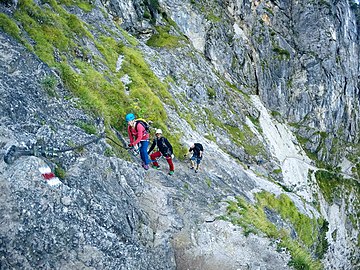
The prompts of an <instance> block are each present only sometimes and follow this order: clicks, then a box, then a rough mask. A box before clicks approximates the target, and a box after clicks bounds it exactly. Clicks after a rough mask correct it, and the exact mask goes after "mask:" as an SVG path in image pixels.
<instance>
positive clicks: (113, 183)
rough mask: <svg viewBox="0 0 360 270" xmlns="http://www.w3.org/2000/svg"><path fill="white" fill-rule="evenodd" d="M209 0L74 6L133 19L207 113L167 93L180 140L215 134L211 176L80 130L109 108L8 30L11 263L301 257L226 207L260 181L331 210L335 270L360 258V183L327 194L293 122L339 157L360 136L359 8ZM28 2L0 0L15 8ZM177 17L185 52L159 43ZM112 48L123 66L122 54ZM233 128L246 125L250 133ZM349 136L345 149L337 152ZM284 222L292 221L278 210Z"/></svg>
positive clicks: (0, 200)
mask: <svg viewBox="0 0 360 270" xmlns="http://www.w3.org/2000/svg"><path fill="white" fill-rule="evenodd" d="M208 2H209V1H189V2H187V1H185V2H184V1H177V0H159V1H116V0H110V1H93V4H94V6H93V10H92V11H91V12H90V13H86V12H82V11H81V10H80V9H76V8H74V9H73V8H71V7H65V8H67V9H68V10H69V11H71V12H72V13H73V14H75V15H76V16H77V17H78V18H79V19H81V20H83V21H84V22H86V23H88V24H89V25H90V26H92V27H94V28H103V29H105V30H104V31H107V32H109V33H111V32H112V31H113V32H114V33H119V30H118V27H119V26H118V25H116V23H119V24H120V25H121V27H122V28H123V29H125V30H126V31H128V33H130V34H133V35H134V37H135V38H137V42H139V44H137V48H138V49H140V50H141V51H142V53H143V55H144V58H145V59H146V60H147V62H148V64H149V66H150V67H151V69H152V71H153V72H154V74H156V76H157V77H158V78H159V79H161V80H167V79H168V78H171V79H172V80H171V83H169V85H170V86H169V91H170V94H171V96H172V97H173V98H174V100H175V102H176V105H177V106H178V107H179V108H180V111H181V112H182V113H186V114H188V115H196V119H194V124H195V125H196V130H195V129H193V128H192V127H191V125H190V123H189V121H186V120H184V119H183V118H182V115H180V114H179V111H176V110H175V109H174V108H173V107H172V106H168V105H165V108H166V112H167V114H168V117H169V119H170V120H171V123H174V125H176V127H177V128H178V130H181V132H182V137H181V143H183V144H184V145H188V144H189V143H190V142H195V141H199V142H202V143H203V144H204V146H205V154H204V159H203V161H202V164H201V165H202V169H201V170H200V172H199V173H197V174H196V173H194V172H193V171H191V170H190V169H189V166H188V164H186V162H185V161H181V160H179V159H175V171H176V173H175V174H174V175H173V176H168V175H167V174H166V173H167V171H166V168H167V164H166V162H165V161H164V160H161V161H160V164H161V166H162V167H161V170H160V171H157V170H149V171H143V170H142V168H141V167H140V166H139V165H140V164H138V163H139V160H138V159H134V160H132V162H129V161H126V160H125V156H124V159H123V158H119V157H109V155H108V154H107V151H108V149H111V146H110V145H109V141H108V140H107V139H106V138H105V137H102V138H101V139H98V140H94V138H95V139H96V138H97V137H96V135H91V134H88V133H87V132H86V129H85V128H82V127H83V125H82V124H84V123H85V124H89V125H92V126H93V127H95V129H96V133H97V134H102V132H103V131H104V129H105V127H104V125H103V122H102V119H98V118H95V117H93V116H91V115H90V114H88V113H86V112H84V111H82V110H81V109H79V106H78V99H76V98H74V97H73V94H72V93H70V92H69V91H68V89H67V88H66V87H65V86H64V85H66V82H64V81H62V80H61V78H60V77H59V76H58V73H57V71H56V70H54V69H51V68H49V67H48V66H47V65H46V64H45V63H43V62H42V61H40V60H39V58H38V57H37V56H36V55H34V54H32V53H31V52H29V51H28V50H27V49H26V48H25V47H24V46H22V45H20V43H19V42H18V41H16V40H15V39H14V38H13V37H10V36H9V35H7V34H6V33H4V31H3V30H2V29H3V28H0V96H1V98H0V117H1V123H0V157H1V160H0V186H1V190H2V193H1V195H0V205H1V206H0V224H1V226H0V243H1V244H0V269H124V270H125V269H127V270H131V269H149V270H150V269H184V270H185V269H199V270H200V269H201V270H202V269H214V270H215V269H229V270H231V269H274V270H275V269H292V268H291V266H289V262H290V261H291V256H290V254H289V252H287V251H286V250H285V249H284V250H281V251H279V249H278V247H277V244H276V241H274V240H273V239H269V238H267V237H266V236H265V235H263V234H252V233H251V234H250V235H249V236H245V232H244V230H243V229H242V228H241V227H240V226H235V225H233V224H231V223H230V222H228V221H226V220H224V219H222V218H221V217H223V216H224V215H225V213H226V207H227V206H228V202H229V201H232V200H234V198H235V197H242V198H245V199H246V201H248V202H251V203H254V202H255V201H256V200H255V198H254V194H255V193H257V192H259V191H262V190H266V191H268V192H271V193H273V194H275V195H279V194H287V195H288V196H289V197H290V198H291V200H292V201H293V203H294V204H295V206H296V207H297V209H298V211H299V213H301V214H305V215H307V216H309V217H311V218H318V217H323V218H324V219H326V220H327V221H328V223H329V226H328V230H327V232H326V235H327V240H328V244H329V248H328V249H327V250H326V253H325V255H324V257H323V259H322V263H323V265H324V267H325V268H326V269H334V268H336V269H354V268H356V267H358V266H359V263H360V262H359V258H360V254H359V249H358V237H359V226H360V225H359V221H358V218H357V217H358V208H357V206H359V194H358V193H356V192H353V191H351V192H349V193H350V194H347V192H348V191H347V190H345V191H343V192H342V193H340V195H339V196H338V197H337V198H336V199H334V200H333V201H331V202H329V201H326V200H325V198H324V196H323V195H322V194H321V191H320V188H319V185H318V183H317V181H316V180H315V173H316V171H317V170H319V168H318V167H317V166H316V165H315V164H314V163H313V162H312V161H311V159H310V158H309V157H308V156H306V154H305V152H304V151H303V149H302V148H301V146H300V144H299V142H298V141H297V139H296V136H294V134H293V133H292V131H295V132H297V134H298V135H300V137H302V138H305V139H307V141H306V143H304V145H305V147H306V148H307V149H308V150H311V152H313V153H315V154H316V155H317V157H318V158H320V159H322V160H326V161H328V162H333V163H334V164H336V165H338V164H340V163H339V162H338V161H339V160H341V159H342V158H343V156H344V155H346V154H347V153H351V152H352V151H356V149H358V148H357V146H356V144H357V143H358V140H359V135H358V134H359V115H358V114H359V86H358V77H357V76H358V75H357V74H359V59H358V57H359V45H358V44H359V42H358V29H357V24H356V18H355V12H354V6H353V5H350V3H348V2H347V1H320V2H319V3H317V2H316V1H315V2H316V3H315V2H314V1H305V2H304V1H302V2H301V1H281V3H280V2H279V1H232V0H227V1H218V2H219V3H215V2H214V3H208ZM35 4H39V5H42V8H46V5H47V4H43V3H34V5H35ZM17 5H18V3H17V1H14V2H12V1H5V2H4V3H3V4H0V7H1V11H2V12H4V14H8V15H9V16H10V17H11V16H12V15H13V14H14V13H15V12H16V6H17ZM0 15H1V14H0ZM165 17H167V18H171V19H172V20H173V21H174V22H175V24H176V27H177V28H178V29H175V27H174V26H173V27H172V28H171V31H173V32H174V33H176V34H177V35H179V33H181V34H183V35H185V36H186V37H187V39H188V40H189V41H190V44H185V45H184V46H182V47H180V48H175V49H172V50H171V49H164V48H151V47H149V46H147V45H146V43H145V41H146V40H147V39H148V38H149V36H151V34H152V33H156V31H157V29H156V28H155V27H154V26H155V25H156V26H159V25H164V24H166V22H165ZM0 18H2V17H0ZM175 24H174V25H175ZM134 37H132V38H134ZM84 39H85V38H84ZM119 39H123V40H125V39H126V37H125V35H124V34H121V35H120V34H119ZM83 43H84V44H87V45H88V47H86V49H87V50H89V51H91V52H92V53H93V55H96V56H97V53H98V51H96V50H95V49H94V48H93V47H92V46H91V45H90V42H89V43H87V42H86V41H83ZM91 44H92V43H91ZM95 51H96V52H95ZM54 53H55V54H56V52H54ZM75 53H78V54H81V50H79V51H77V52H75ZM114 57H117V59H118V63H117V64H119V65H121V64H120V63H119V62H121V59H122V58H121V55H119V56H114ZM119 59H120V60H119ZM89 61H91V59H89ZM100 68H101V67H100ZM132 80H133V78H131V77H126V78H125V79H124V81H127V83H131V82H132ZM214 118H215V120H214ZM254 119H255V120H254ZM288 122H290V123H292V124H293V125H292V128H289V126H288V124H287V123H288ZM217 123H221V124H224V125H226V126H227V127H230V128H229V129H225V128H223V127H222V126H220V125H216V124H217ZM231 128H236V131H237V132H238V133H240V132H243V134H245V136H244V138H242V140H246V142H247V144H246V145H245V144H240V145H239V143H238V142H236V140H238V137H240V134H238V133H236V134H235V136H234V134H231V132H230V131H231ZM324 133H326V136H324ZM243 134H241V135H243ZM209 138H211V140H210V139H209ZM90 141H93V143H90V144H87V142H90ZM348 142H351V147H350V144H347V143H348ZM84 144H87V145H86V146H84V147H83V148H82V149H80V148H76V149H75V151H65V152H63V153H59V156H55V157H52V156H48V157H46V158H44V157H42V156H41V155H39V154H38V155H36V153H34V152H33V153H32V154H31V155H19V156H16V158H15V159H14V161H13V162H11V163H5V160H6V158H5V157H6V156H7V155H8V154H9V149H10V147H11V146H12V145H14V146H16V149H17V150H19V149H22V150H23V151H24V152H26V151H27V152H29V151H30V150H31V149H40V150H44V148H43V147H44V146H45V147H46V149H47V150H49V152H50V153H51V152H56V150H54V149H65V148H69V147H70V148H71V147H73V146H74V145H75V146H79V145H84ZM249 145H250V146H251V147H254V148H255V147H256V148H255V149H256V151H255V153H253V154H251V153H252V152H251V150H252V149H249V148H248V149H246V147H249ZM260 146H261V147H260ZM345 146H347V148H346V149H347V150H348V151H347V152H346V151H336V149H337V147H345ZM31 147H33V148H31ZM36 147H38V148H36ZM41 147H42V148H41ZM253 152H254V151H253ZM175 154H176V153H175ZM4 158H5V159H4ZM348 162H349V163H350V165H349V166H350V167H352V166H354V164H353V163H352V162H350V161H348ZM59 168H62V169H63V170H65V171H66V174H65V176H63V177H62V178H60V179H57V178H54V177H53V178H51V179H46V177H47V175H45V174H44V171H47V172H48V171H52V172H55V170H56V169H59ZM59 174H60V173H59V172H58V173H57V175H58V176H59V177H60V175H59ZM344 175H345V174H344ZM353 177H354V176H353V175H350V178H353ZM350 178H347V179H350ZM356 183H358V182H356ZM354 190H355V191H357V192H358V191H359V189H354ZM314 202H316V203H318V208H316V207H314V206H313V205H314ZM269 213H270V211H269ZM269 215H271V213H270V214H269ZM350 217H351V218H350ZM272 220H273V221H274V223H278V224H280V223H283V224H284V225H283V227H285V228H288V227H289V225H288V224H287V222H288V221H286V220H282V221H280V220H279V218H278V217H276V215H274V216H273V217H272Z"/></svg>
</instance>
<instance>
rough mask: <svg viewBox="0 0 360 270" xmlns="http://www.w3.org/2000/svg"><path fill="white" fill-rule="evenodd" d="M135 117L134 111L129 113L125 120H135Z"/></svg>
mask: <svg viewBox="0 0 360 270" xmlns="http://www.w3.org/2000/svg"><path fill="white" fill-rule="evenodd" d="M134 119H135V115H134V114H133V113H128V114H127V115H126V117H125V121H126V122H129V121H131V120H134Z"/></svg>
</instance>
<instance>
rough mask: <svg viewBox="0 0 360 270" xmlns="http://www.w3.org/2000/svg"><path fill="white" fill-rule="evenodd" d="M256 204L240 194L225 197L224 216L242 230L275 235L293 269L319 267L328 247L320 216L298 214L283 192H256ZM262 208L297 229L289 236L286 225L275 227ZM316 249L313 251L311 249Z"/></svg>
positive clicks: (325, 228)
mask: <svg viewBox="0 0 360 270" xmlns="http://www.w3.org/2000/svg"><path fill="white" fill-rule="evenodd" d="M255 198H256V204H254V205H252V204H250V203H247V202H246V201H245V200H244V199H243V198H241V197H237V198H236V201H228V202H227V203H228V207H227V216H225V217H223V218H224V219H225V220H229V221H231V222H232V223H233V224H236V225H239V226H241V227H243V229H244V234H245V235H247V234H249V233H256V234H259V233H264V234H265V235H266V236H267V237H269V238H273V239H278V240H280V241H279V244H278V245H279V247H284V248H286V249H287V250H288V251H289V252H290V254H291V261H290V263H289V264H290V265H291V266H293V267H294V268H295V269H322V265H321V262H320V261H319V260H317V259H313V257H312V256H313V255H312V254H314V253H315V255H316V256H317V258H318V259H321V258H322V256H323V255H324V253H325V252H326V249H327V241H326V239H325V233H326V231H327V223H326V222H325V221H324V220H323V219H315V218H314V219H311V218H310V217H307V216H306V215H303V214H301V213H300V212H299V211H298V210H297V209H296V206H295V205H294V203H293V202H292V201H291V200H290V198H289V197H288V196H286V195H285V194H281V195H280V196H279V197H275V195H274V194H271V193H269V192H260V193H257V194H256V195H255ZM265 209H268V210H270V211H272V212H275V213H277V214H278V215H279V216H280V217H281V219H282V220H283V221H284V222H286V223H288V224H290V225H291V227H293V228H294V230H295V231H296V235H297V236H296V238H294V239H292V238H291V235H290V232H289V231H287V230H286V228H278V227H277V226H276V225H275V224H273V223H272V222H271V221H270V220H269V219H268V217H267V214H266V212H265ZM314 250H316V252H314Z"/></svg>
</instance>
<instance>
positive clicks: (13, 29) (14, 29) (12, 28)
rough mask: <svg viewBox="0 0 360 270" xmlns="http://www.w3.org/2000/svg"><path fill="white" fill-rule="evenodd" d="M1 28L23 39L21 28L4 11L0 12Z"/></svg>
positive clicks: (18, 38)
mask: <svg viewBox="0 0 360 270" xmlns="http://www.w3.org/2000/svg"><path fill="white" fill-rule="evenodd" d="M0 28H1V29H2V30H3V31H4V32H6V33H8V34H9V35H10V36H12V37H14V38H16V39H17V40H19V41H21V36H20V28H19V27H18V26H17V24H16V23H15V22H13V21H12V20H11V19H10V18H9V17H8V16H7V15H6V14H4V13H0Z"/></svg>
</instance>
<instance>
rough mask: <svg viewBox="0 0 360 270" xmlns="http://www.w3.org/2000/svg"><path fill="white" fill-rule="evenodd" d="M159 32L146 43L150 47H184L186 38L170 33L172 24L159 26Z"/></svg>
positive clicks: (157, 28)
mask: <svg viewBox="0 0 360 270" xmlns="http://www.w3.org/2000/svg"><path fill="white" fill-rule="evenodd" d="M156 31H157V33H155V34H153V35H152V36H151V37H150V38H149V39H148V41H147V42H146V44H147V45H148V46H150V47H159V48H163V47H164V48H168V49H172V48H178V47H182V46H183V44H182V42H183V41H185V38H183V37H179V36H175V35H172V34H170V33H169V32H170V26H157V27H156Z"/></svg>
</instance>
